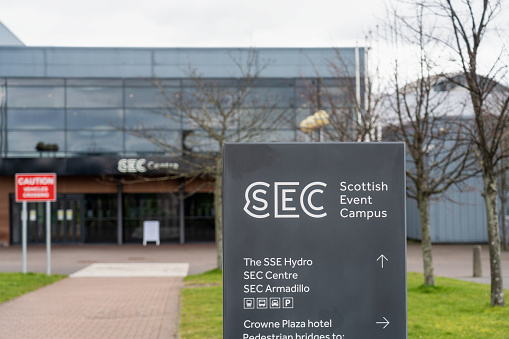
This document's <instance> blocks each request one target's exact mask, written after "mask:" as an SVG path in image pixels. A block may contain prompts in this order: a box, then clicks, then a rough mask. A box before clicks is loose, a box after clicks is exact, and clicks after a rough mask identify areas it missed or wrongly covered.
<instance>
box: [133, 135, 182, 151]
mask: <svg viewBox="0 0 509 339" xmlns="http://www.w3.org/2000/svg"><path fill="white" fill-rule="evenodd" d="M150 133H151V135H153V136H154V138H155V139H156V140H158V141H159V142H161V143H163V144H167V145H168V147H164V145H161V146H159V145H155V144H153V143H151V142H150V141H148V140H147V139H146V138H142V137H136V136H132V135H126V152H136V153H151V154H161V153H172V147H176V148H177V149H180V147H181V146H180V145H181V141H180V140H181V138H180V136H181V133H180V132H176V131H175V132H169V131H161V132H158V131H151V132H150Z"/></svg>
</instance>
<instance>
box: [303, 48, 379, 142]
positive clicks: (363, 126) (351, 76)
mask: <svg viewBox="0 0 509 339" xmlns="http://www.w3.org/2000/svg"><path fill="white" fill-rule="evenodd" d="M355 53H356V57H355V59H356V60H357V62H356V64H351V62H350V63H348V62H347V61H345V58H343V56H342V55H341V50H339V49H336V50H335V54H336V55H335V57H334V58H332V59H328V60H326V64H327V66H328V72H327V74H320V72H319V71H318V70H315V72H316V78H314V79H304V80H303V84H302V87H301V88H300V91H299V92H300V93H299V95H300V96H301V97H302V98H303V99H304V100H305V103H306V106H307V107H309V109H310V113H311V114H312V113H313V112H316V111H319V110H325V111H326V112H327V113H328V114H329V118H328V124H327V126H326V127H325V128H322V130H321V133H323V134H324V136H325V139H326V140H328V141H341V142H357V141H377V140H379V139H380V128H379V127H380V125H379V123H380V119H379V116H378V111H379V105H380V100H381V98H382V96H381V95H380V93H381V91H379V90H378V91H376V90H375V87H374V83H373V82H372V81H371V77H370V75H369V73H368V71H367V59H368V49H367V48H356V49H355ZM360 53H364V56H363V58H364V64H363V67H362V70H361V67H360V62H359V59H360V57H361V56H360ZM310 62H312V61H311V60H310ZM377 74H378V73H377V71H376V70H375V76H376V75H377ZM304 130H305V129H304Z"/></svg>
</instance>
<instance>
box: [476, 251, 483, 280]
mask: <svg viewBox="0 0 509 339" xmlns="http://www.w3.org/2000/svg"><path fill="white" fill-rule="evenodd" d="M474 277H482V265H481V246H480V245H475V246H474Z"/></svg>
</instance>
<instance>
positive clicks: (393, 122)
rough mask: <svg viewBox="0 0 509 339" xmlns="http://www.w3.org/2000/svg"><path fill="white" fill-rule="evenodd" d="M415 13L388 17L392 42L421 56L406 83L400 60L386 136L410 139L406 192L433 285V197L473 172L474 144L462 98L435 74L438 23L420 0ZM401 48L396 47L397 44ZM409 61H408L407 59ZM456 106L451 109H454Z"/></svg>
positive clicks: (394, 12)
mask: <svg viewBox="0 0 509 339" xmlns="http://www.w3.org/2000/svg"><path fill="white" fill-rule="evenodd" d="M413 10H414V11H415V13H414V14H410V15H407V16H403V15H402V14H400V13H399V12H398V11H397V10H392V12H391V15H390V17H391V20H390V21H388V22H387V28H388V29H389V31H390V35H389V36H390V37H391V39H392V42H393V44H395V45H396V42H400V43H403V44H404V45H405V46H414V47H415V48H414V50H415V51H416V52H417V55H416V56H414V57H413V58H412V59H413V60H415V61H416V66H417V67H416V69H417V76H416V77H417V80H416V81H413V82H410V83H405V82H402V81H401V78H403V79H404V78H405V77H404V75H402V74H403V72H402V71H401V70H400V69H399V61H400V60H398V59H396V60H395V62H394V72H393V75H392V82H391V85H390V88H392V89H393V91H394V93H391V94H388V95H387V97H386V101H385V107H387V112H386V113H387V114H386V116H385V119H386V121H387V122H388V123H389V124H388V127H386V130H385V132H384V134H386V135H385V137H384V138H385V139H391V140H402V141H404V142H405V144H406V148H407V155H408V159H409V160H410V161H409V163H408V165H407V171H406V174H407V180H408V183H407V195H408V196H409V197H410V198H412V199H415V200H416V202H417V207H418V210H419V216H420V227H421V246H422V257H423V267H424V284H425V285H435V277H434V268H433V256H432V243H431V233H430V218H429V215H430V201H432V199H439V198H441V197H442V196H443V195H444V194H445V192H446V191H447V190H448V189H449V188H450V187H452V186H453V185H455V186H458V185H460V184H461V183H462V182H463V181H465V180H466V179H468V178H470V177H472V176H473V175H475V173H476V171H475V169H474V168H475V167H474V164H475V159H474V158H472V157H471V156H470V154H471V144H470V143H468V142H465V140H466V135H467V131H466V128H465V125H464V119H463V116H462V115H463V110H462V109H461V106H462V104H461V102H458V98H457V97H456V96H451V93H450V92H449V91H448V88H447V84H448V79H447V78H445V77H443V76H436V75H434V74H433V71H434V69H435V67H434V65H435V62H436V60H433V57H432V56H431V54H432V51H433V49H434V48H436V43H435V41H434V39H430V38H429V37H428V35H429V34H430V33H432V31H433V29H434V24H433V23H431V24H427V23H425V22H424V19H425V17H424V7H423V6H421V5H419V4H417V5H416V6H414V7H413ZM396 48H397V46H396ZM405 62H407V63H408V62H409V61H408V60H406V61H405ZM452 108H453V109H452Z"/></svg>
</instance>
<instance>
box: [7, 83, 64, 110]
mask: <svg viewBox="0 0 509 339" xmlns="http://www.w3.org/2000/svg"><path fill="white" fill-rule="evenodd" d="M7 105H8V106H9V107H13V108H60V107H62V108H63V107H64V88H63V87H56V86H55V87H46V86H40V87H36V86H23V87H17V86H11V87H9V88H8V90H7Z"/></svg>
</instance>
